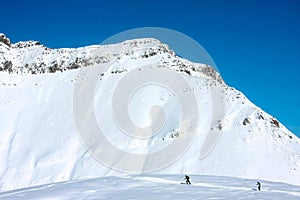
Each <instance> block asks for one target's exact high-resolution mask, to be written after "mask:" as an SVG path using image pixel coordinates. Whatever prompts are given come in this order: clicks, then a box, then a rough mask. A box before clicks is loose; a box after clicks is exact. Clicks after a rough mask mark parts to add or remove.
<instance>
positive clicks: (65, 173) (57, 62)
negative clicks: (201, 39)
mask: <svg viewBox="0 0 300 200" xmlns="http://www.w3.org/2000/svg"><path fill="white" fill-rule="evenodd" d="M113 60H115V61H114V62H113V64H112V65H111V67H110V68H109V69H108V71H107V72H106V73H104V74H103V75H102V76H101V77H99V83H98V84H99V85H100V86H99V87H102V88H103V90H102V92H98V93H95V102H97V103H95V110H96V115H97V119H98V120H99V121H101V122H102V124H104V126H103V127H102V128H103V131H104V132H105V133H106V137H107V138H109V140H110V142H111V143H112V144H114V145H116V146H118V148H121V149H125V150H127V151H131V152H151V151H155V150H157V149H162V148H163V147H165V146H166V145H167V144H168V142H170V141H172V140H174V139H176V136H175V137H174V134H173V133H174V131H175V132H176V129H177V128H178V122H179V120H180V119H179V115H178V113H177V110H178V105H177V104H176V103H174V102H175V99H174V98H173V97H172V95H171V94H170V93H168V92H166V91H164V90H162V89H159V88H156V87H151V86H150V87H148V88H147V87H145V88H143V91H141V93H138V94H137V95H136V97H134V98H133V100H132V101H131V105H129V108H130V110H129V112H130V113H131V116H132V117H133V121H135V122H136V123H141V124H143V123H147V120H148V118H147V116H148V112H147V111H148V109H149V108H151V106H153V105H156V104H158V105H162V106H165V108H166V109H167V112H169V113H170V116H173V117H172V118H170V119H167V122H166V126H165V128H164V129H163V130H162V133H161V134H160V135H158V136H157V137H155V138H154V139H153V140H151V141H150V142H148V143H139V142H138V141H137V139H132V138H129V137H127V136H124V135H122V133H121V132H120V131H119V130H118V127H117V126H116V125H115V124H114V121H113V117H112V116H111V115H110V114H109V113H110V112H109V110H108V109H109V108H110V106H111V96H112V94H113V89H114V87H115V86H116V85H117V83H118V81H119V80H120V78H121V77H123V76H124V75H125V74H126V73H128V71H130V70H132V69H134V68H137V67H139V66H141V65H146V64H155V65H158V66H163V67H168V68H171V69H174V70H175V71H177V72H178V73H181V74H182V75H183V76H184V78H185V79H186V80H187V81H188V83H189V84H190V85H191V87H190V88H185V90H186V91H187V92H194V93H195V95H196V96H197V102H198V109H199V111H200V113H201V115H200V120H199V124H198V125H199V132H198V133H197V137H196V139H195V141H194V142H193V144H192V146H191V147H190V148H189V149H188V150H187V151H186V152H185V153H184V155H183V156H182V157H181V158H180V159H178V160H177V161H176V162H175V163H173V164H172V165H171V166H169V167H167V168H165V169H162V170H160V171H157V172H155V173H160V174H182V173H187V174H204V175H220V176H232V177H243V178H254V179H263V180H272V181H278V182H286V183H291V184H296V185H300V144H299V143H300V142H299V138H297V136H295V135H293V134H292V133H291V132H290V131H288V130H287V129H286V128H285V127H284V126H283V125H282V124H280V123H279V122H278V121H277V120H276V119H275V118H273V117H272V116H270V115H268V114H267V113H265V112H264V111H262V110H261V109H260V108H258V107H257V106H255V105H254V104H252V103H251V102H250V101H249V100H248V99H247V98H246V97H245V96H244V95H243V94H242V93H240V92H239V91H237V90H235V89H234V88H231V87H228V86H227V85H226V84H225V83H224V82H223V80H222V79H221V77H220V76H219V74H218V73H216V72H215V71H214V70H212V68H210V67H209V66H206V65H203V64H196V63H192V62H189V61H187V60H184V59H181V58H178V57H177V56H176V55H175V54H174V52H172V51H171V50H170V49H169V48H168V47H167V46H166V45H164V44H161V43H160V42H159V41H157V40H154V39H138V40H131V41H126V42H124V43H121V44H116V45H108V46H97V45H95V46H89V47H83V48H78V49H54V50H52V49H49V48H46V47H44V46H42V45H40V44H39V43H37V42H33V41H31V42H20V43H17V44H10V43H9V41H6V42H5V43H4V42H2V43H1V41H0V64H1V65H0V71H2V72H0V136H1V140H0V163H1V164H0V190H1V191H7V190H13V189H18V188H23V187H30V186H36V185H41V184H47V183H53V182H60V181H69V180H76V179H86V178H95V177H101V176H112V175H113V176H116V175H121V174H120V173H119V172H116V171H114V170H112V169H111V168H107V167H105V166H104V165H102V164H100V163H99V162H98V161H96V160H95V159H94V158H93V157H92V156H91V155H90V154H89V153H88V152H87V150H86V149H85V148H84V146H83V144H82V143H81V141H80V139H79V136H78V133H77V130H76V124H75V119H74V113H73V92H74V87H75V84H76V82H78V81H81V82H84V81H86V80H88V79H89V77H88V75H86V74H82V73H79V70H80V67H87V68H89V69H90V70H93V68H95V67H97V66H99V65H101V64H105V63H108V62H110V61H113ZM213 85H219V86H221V87H222V88H223V89H224V99H221V101H224V103H225V117H224V118H223V119H222V120H221V121H220V122H219V123H218V124H216V125H215V127H213V128H214V129H216V130H219V131H220V132H221V138H220V139H219V141H218V143H217V145H216V147H215V149H214V150H213V151H212V152H211V154H210V155H209V156H207V157H206V158H205V159H200V158H199V153H200V149H201V147H202V144H203V140H204V138H205V136H206V135H205V133H207V131H208V129H209V128H210V127H209V125H210V123H209V120H210V116H211V115H212V114H211V110H212V108H211V106H212V105H211V99H210V94H209V92H208V87H209V86H213ZM141 97H144V98H141ZM140 99H143V101H139V100H140ZM166 102H168V103H166ZM100 110H101V111H100ZM103 110H104V111H107V112H103ZM97 111H98V112H97ZM145 116H146V117H145ZM179 136H180V135H179ZM170 156H171V155H170ZM116 160H117V158H116ZM141 173H142V171H141ZM99 180H100V182H101V180H105V179H99ZM76 184H80V182H78V183H76Z"/></svg>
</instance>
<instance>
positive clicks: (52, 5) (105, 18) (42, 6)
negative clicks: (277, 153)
mask: <svg viewBox="0 0 300 200" xmlns="http://www.w3.org/2000/svg"><path fill="white" fill-rule="evenodd" d="M0 17H1V23H0V32H4V33H5V34H6V35H7V36H8V37H10V38H11V40H12V41H13V42H17V41H20V40H29V39H35V40H39V41H40V42H41V43H43V44H45V45H46V46H49V47H52V48H56V47H79V46H84V45H90V44H99V43H100V42H102V41H103V40H104V39H106V38H108V37H110V36H112V35H114V34H116V33H119V32H121V31H124V30H128V29H132V28H138V27H146V26H154V27H165V28H170V29H174V30H177V31H180V32H182V33H185V34H187V35H189V36H190V37H192V38H194V39H195V40H197V41H198V42H199V43H200V44H201V45H202V46H203V47H204V48H205V49H206V50H207V51H208V53H209V54H210V55H211V56H212V58H213V59H214V61H215V63H216V64H217V66H218V68H219V70H220V72H221V74H222V76H223V78H224V80H225V81H226V82H227V84H228V85H230V86H233V87H235V88H237V89H239V90H240V91H242V92H243V93H244V94H246V96H247V97H248V98H249V99H250V100H251V101H253V102H254V103H255V104H256V105H258V106H259V107H261V108H262V109H264V110H265V111H267V112H268V113H270V114H271V115H273V116H275V117H276V118H277V119H279V121H281V122H282V123H283V124H284V125H286V126H287V127H288V128H289V129H290V130H291V131H293V132H294V133H296V134H297V135H298V136H300V88H299V86H300V1H298V0H294V1H292V0H281V1H278V0H272V1H261V0H251V1H250V0H244V1H243V0H240V1H237V0H235V1H233V0H227V1H225V0H224V1H220V0H219V1H209V0H207V1H201V0H198V1H197V0H194V1H190V0H184V1H175V0H173V1H169V0H152V1H143V0H139V1H138V0H127V1H124V0H98V1H97V0H75V1H70V0H66V1H57V0H52V1H34V0H30V1H26V0H23V1H22V0H20V1H16V0H2V1H1V12H0Z"/></svg>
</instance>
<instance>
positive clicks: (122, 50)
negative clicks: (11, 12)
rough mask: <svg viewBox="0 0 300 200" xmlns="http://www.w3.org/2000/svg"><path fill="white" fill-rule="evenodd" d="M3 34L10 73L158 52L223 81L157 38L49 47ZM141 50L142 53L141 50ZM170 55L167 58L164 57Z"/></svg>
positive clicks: (2, 51)
mask: <svg viewBox="0 0 300 200" xmlns="http://www.w3.org/2000/svg"><path fill="white" fill-rule="evenodd" d="M2 35H3V41H8V42H5V43H4V44H7V43H8V44H9V45H2V44H1V43H0V71H5V72H9V73H21V74H23V73H31V74H42V73H55V72H63V71H66V70H71V69H77V68H80V67H87V66H92V65H95V64H99V63H107V62H109V61H111V60H113V59H118V60H121V59H122V57H125V56H126V57H130V58H131V59H147V58H150V57H153V56H156V55H160V56H159V57H160V58H161V60H160V63H159V64H166V62H171V63H170V66H176V68H177V70H181V71H184V72H186V73H189V74H190V70H192V71H200V72H202V73H204V74H207V75H209V76H212V77H213V78H215V79H218V81H220V82H222V78H221V77H220V76H219V74H218V73H217V72H216V71H215V70H213V68H211V67H209V66H207V65H199V64H198V65H196V66H195V64H193V63H191V62H189V61H187V60H184V59H181V58H179V57H177V56H176V55H175V53H174V52H173V51H172V50H171V49H170V48H169V47H168V46H167V45H166V44H162V43H161V42H160V41H158V40H157V39H153V38H144V39H135V40H128V41H124V42H122V43H121V44H112V45H93V46H87V47H81V48H62V49H50V48H48V47H46V46H44V45H42V44H40V42H38V41H32V40H31V41H26V42H18V43H15V44H10V42H9V39H8V38H7V37H6V36H5V35H4V34H2ZM141 52H142V53H141ZM165 57H167V58H168V59H164V58H165Z"/></svg>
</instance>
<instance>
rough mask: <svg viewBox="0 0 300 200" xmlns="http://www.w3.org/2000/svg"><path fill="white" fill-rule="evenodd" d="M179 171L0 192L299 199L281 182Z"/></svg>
mask: <svg viewBox="0 0 300 200" xmlns="http://www.w3.org/2000/svg"><path fill="white" fill-rule="evenodd" d="M183 178H184V176H183V175H147V176H127V177H115V176H113V177H103V178H94V179H88V180H76V181H68V182H60V183H51V184H47V185H41V186H36V187H30V188H24V189H20V190H14V191H9V192H4V193H0V199H3V200H18V199H20V200H21V199H22V200H26V199H28V200H34V199H64V200H68V199H69V200H73V199H76V200H79V199H82V200H84V199H112V200H118V199H119V200H123V199H131V200H134V199H136V200H137V199H144V200H153V199H220V200H221V199H224V200H228V199H241V200H246V199H249V200H252V199H270V200H277V199H278V200H282V199H299V198H300V187H298V186H293V185H289V184H284V183H276V182H270V181H261V183H262V188H261V191H257V188H256V186H255V183H256V180H251V179H240V178H230V177H221V176H200V175H194V176H191V181H192V184H191V185H186V184H182V183H183Z"/></svg>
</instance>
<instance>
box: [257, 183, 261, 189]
mask: <svg viewBox="0 0 300 200" xmlns="http://www.w3.org/2000/svg"><path fill="white" fill-rule="evenodd" d="M256 185H258V187H257V189H258V191H260V186H261V184H260V182H257V183H256Z"/></svg>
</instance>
